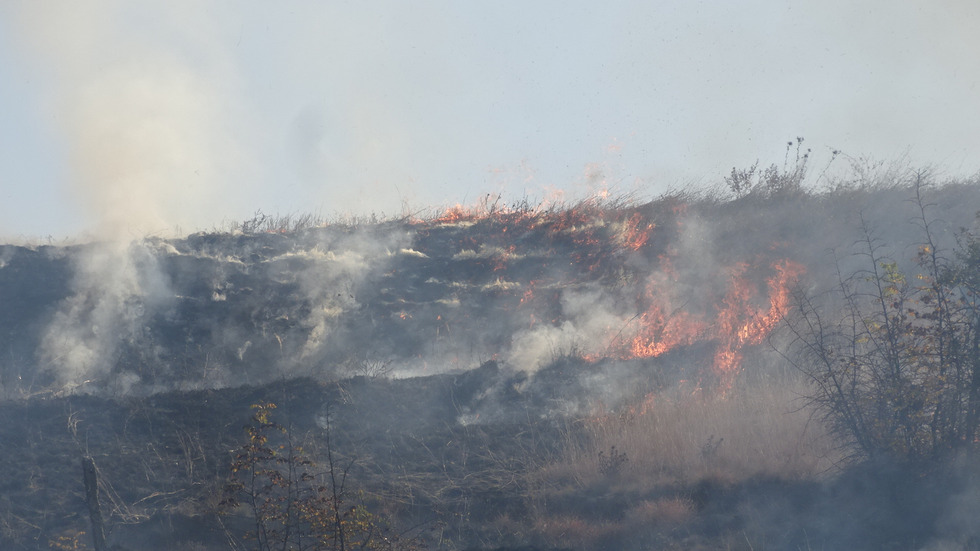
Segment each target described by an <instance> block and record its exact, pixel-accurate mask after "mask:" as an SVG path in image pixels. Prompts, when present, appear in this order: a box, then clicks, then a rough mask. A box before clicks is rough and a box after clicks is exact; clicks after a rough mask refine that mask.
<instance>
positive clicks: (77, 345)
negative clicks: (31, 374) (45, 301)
mask: <svg viewBox="0 0 980 551" xmlns="http://www.w3.org/2000/svg"><path fill="white" fill-rule="evenodd" d="M72 287H73V294H72V295H71V296H70V297H68V298H67V299H65V300H64V301H63V302H62V303H61V304H60V306H59V308H58V310H57V312H56V313H55V314H54V316H53V318H52V319H51V321H50V323H49V324H48V326H47V327H46V329H45V332H44V334H43V335H42V337H41V344H40V350H39V356H40V358H39V359H40V361H41V365H42V367H43V368H45V369H47V370H49V371H51V372H53V374H54V376H55V378H56V381H57V382H58V383H59V385H61V386H63V387H72V388H73V387H78V386H80V385H84V384H86V383H96V384H99V385H111V384H112V383H113V381H116V382H121V383H124V385H123V386H124V388H118V389H116V390H120V391H128V390H129V389H130V388H132V386H133V385H134V384H135V382H136V381H137V380H138V379H139V377H138V376H136V374H135V373H130V374H128V375H127V376H126V377H122V378H118V379H114V378H110V377H109V375H110V373H111V370H112V367H113V366H114V364H115V360H116V356H117V353H118V351H119V349H120V346H121V345H122V344H123V343H126V342H132V341H134V340H138V339H140V336H141V333H142V332H143V331H144V328H145V325H146V323H147V322H146V321H145V320H146V319H147V318H149V317H150V316H151V314H152V313H153V312H155V311H156V310H158V309H160V308H162V307H163V306H165V305H166V304H167V302H168V301H169V299H170V298H171V297H172V296H173V293H172V291H170V289H169V285H168V282H167V281H166V279H165V278H163V277H162V275H161V273H160V271H159V268H158V266H157V260H156V252H155V251H154V250H152V248H151V247H150V246H149V245H148V244H147V243H145V242H133V243H131V244H119V243H105V244H96V245H90V246H89V248H88V249H87V250H86V251H85V252H84V253H83V254H80V255H78V256H77V257H76V260H75V266H74V280H73V283H72ZM147 353H152V351H147ZM133 367H138V366H133Z"/></svg>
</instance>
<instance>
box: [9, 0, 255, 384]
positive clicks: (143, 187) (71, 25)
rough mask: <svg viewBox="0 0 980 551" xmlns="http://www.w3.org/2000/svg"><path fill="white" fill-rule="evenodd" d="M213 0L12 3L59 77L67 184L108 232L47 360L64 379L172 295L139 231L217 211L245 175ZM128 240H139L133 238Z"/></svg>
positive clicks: (109, 352)
mask: <svg viewBox="0 0 980 551" xmlns="http://www.w3.org/2000/svg"><path fill="white" fill-rule="evenodd" d="M206 8H207V6H206V5H204V4H198V3H192V2H174V3H154V4H152V5H150V4H144V3H139V4H135V3H131V2H125V1H117V0H101V1H94V2H56V3H43V4H42V3H35V2H23V3H19V4H14V5H12V6H8V11H9V12H10V13H11V14H12V17H13V18H15V19H16V23H15V24H11V25H9V26H8V28H11V29H14V32H15V33H16V34H17V37H16V38H17V40H18V43H19V44H21V45H22V46H23V48H22V50H23V52H24V53H25V54H26V55H28V56H30V57H31V61H32V62H33V63H34V64H36V66H37V67H39V70H38V74H40V75H42V76H43V77H44V78H45V79H47V80H48V81H49V84H50V90H51V92H50V94H49V95H48V97H46V98H45V100H46V105H47V107H48V109H49V110H50V116H49V120H51V121H53V124H54V125H56V127H57V128H55V130H56V131H57V132H58V133H59V134H60V135H61V136H62V137H63V139H64V142H65V148H66V151H67V155H68V159H67V160H68V164H69V168H70V180H71V181H70V186H71V189H72V192H73V195H74V196H75V197H76V198H77V201H78V202H79V204H80V205H82V206H84V207H85V208H86V210H87V214H88V217H89V219H90V221H91V230H90V231H91V235H90V237H91V238H93V239H94V240H95V241H96V242H97V244H94V245H90V246H87V247H85V248H84V249H82V257H81V258H79V259H78V260H77V262H76V263H75V265H74V268H75V270H76V271H75V276H74V282H73V290H74V295H73V296H71V297H69V298H68V299H66V300H65V301H64V302H63V303H62V304H61V305H60V308H59V310H58V311H57V312H56V313H55V314H54V315H53V317H52V320H51V322H50V325H49V326H48V328H47V329H46V331H45V334H44V336H43V338H42V350H41V351H40V352H39V360H40V361H41V363H42V365H44V366H46V367H47V368H49V369H52V370H54V371H55V373H56V379H57V380H58V381H59V382H60V383H63V384H78V383H81V382H83V381H86V380H89V379H92V378H95V377H98V376H101V375H105V374H106V373H107V372H108V370H109V369H110V367H111V365H112V361H113V356H114V354H115V353H116V351H117V350H118V348H119V345H120V343H121V342H123V341H125V340H126V339H129V338H132V337H133V335H134V332H137V331H138V327H139V326H140V318H141V317H142V316H143V315H144V314H147V313H148V312H147V311H146V309H147V308H152V307H153V306H154V305H156V304H159V303H160V300H161V299H160V297H161V296H165V295H166V282H165V281H163V280H162V278H161V277H160V276H159V274H158V273H156V272H155V270H156V269H157V267H156V265H155V262H154V261H153V253H152V252H151V251H149V250H148V249H147V247H145V246H143V245H140V244H138V241H139V240H140V239H142V238H143V237H145V236H146V235H148V234H151V233H152V234H160V233H170V232H173V231H174V230H178V231H180V230H179V229H178V228H189V227H194V226H195V225H198V224H200V223H201V222H202V221H203V220H208V219H212V218H213V217H214V211H215V208H216V205H221V204H222V203H227V201H228V198H229V197H231V196H232V195H233V193H232V192H233V189H234V187H233V186H241V185H246V184H247V179H246V178H243V177H242V176H243V175H244V174H245V173H247V172H246V171H247V170H248V166H247V163H245V162H244V159H246V158H247V157H248V155H246V154H245V153H244V152H245V150H246V149H247V147H246V146H245V145H244V144H243V143H242V139H241V136H243V135H245V134H247V133H246V132H242V131H241V130H242V129H241V128H240V126H241V125H242V124H247V123H243V122H235V123H233V122H232V121H245V120H247V119H246V118H245V117H242V116H241V115H242V113H241V111H242V110H240V109H236V107H235V105H236V102H235V101H234V100H233V97H234V96H235V94H234V93H233V92H234V88H235V85H236V83H237V82H238V80H239V79H238V77H237V75H236V70H235V67H234V66H233V64H232V63H230V62H229V59H230V56H228V55H227V52H226V49H227V44H226V43H225V41H223V38H226V37H222V35H221V33H220V32H217V31H218V29H219V27H218V26H217V25H216V22H215V21H214V20H213V19H212V17H213V16H212V15H209V13H208V10H207V9H206ZM130 243H133V244H132V245H131V244H130Z"/></svg>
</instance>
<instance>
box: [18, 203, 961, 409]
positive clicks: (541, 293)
mask: <svg viewBox="0 0 980 551" xmlns="http://www.w3.org/2000/svg"><path fill="white" fill-rule="evenodd" d="M973 193H975V189H974V188H972V187H955V186H953V187H947V188H943V189H942V191H941V193H938V194H937V195H936V200H937V201H938V202H939V204H938V205H937V208H936V209H935V211H936V212H937V213H938V216H941V219H940V220H938V221H937V222H940V223H942V224H943V227H944V228H945V230H944V231H942V232H940V233H939V234H940V235H941V237H942V239H944V240H945V242H946V243H947V244H951V243H952V240H953V238H954V236H955V232H956V230H955V228H956V227H958V226H966V225H969V223H970V220H971V218H972V215H973V213H971V212H969V211H970V209H971V207H970V205H972V204H975V201H974V200H973V199H972V198H971V194H973ZM840 197H841V196H840V194H828V195H819V194H818V195H800V196H797V197H794V198H790V199H785V200H776V199H772V200H766V201H758V200H756V199H753V198H751V197H749V198H746V199H744V200H739V201H735V202H730V203H724V202H719V201H717V200H714V199H712V200H705V199H700V200H699V199H685V198H683V197H679V196H672V197H665V198H664V199H661V200H658V201H654V202H651V203H648V204H645V205H632V206H630V205H617V204H613V203H610V204H609V206H604V205H603V203H602V202H601V200H599V199H596V200H590V201H585V202H583V203H580V204H576V205H570V206H568V207H563V208H552V209H545V210H541V211H535V210H533V209H527V207H524V210H521V209H514V210H511V209H498V210H496V211H487V210H480V209H473V210H470V211H468V210H465V209H453V210H450V211H449V212H447V213H446V215H445V216H444V217H441V218H433V219H429V220H402V221H396V222H385V223H379V224H373V225H372V224H363V225H342V224H338V225H328V226H325V227H320V228H308V229H305V230H301V231H299V232H297V233H294V234H281V233H252V234H240V233H238V234H235V233H213V234H207V233H204V234H196V235H193V236H190V237H188V238H185V239H179V240H160V239H148V240H142V241H134V242H132V243H128V244H124V243H118V242H105V243H100V244H92V245H85V246H79V247H70V248H64V249H57V248H51V249H46V251H47V252H46V255H47V257H48V258H52V260H53V259H64V260H65V261H66V262H67V264H65V263H61V264H55V263H52V264H50V266H51V267H50V269H51V270H64V269H65V268H67V269H69V270H70V275H68V274H65V273H61V274H59V278H67V279H68V280H69V281H70V282H71V283H70V285H68V286H67V287H65V288H63V289H61V290H60V291H59V288H57V287H55V288H53V289H51V290H50V293H49V295H48V296H49V298H46V299H45V300H46V301H48V302H46V303H45V304H44V305H43V306H41V307H37V308H34V309H33V310H32V311H24V310H21V311H15V310H10V311H8V312H6V314H5V316H6V322H5V323H6V324H8V325H9V326H18V327H21V328H22V329H20V331H22V332H24V331H30V332H29V333H27V334H25V335H24V337H25V338H26V341H25V344H23V345H21V346H18V350H21V352H19V354H20V355H21V356H20V357H21V358H22V359H21V360H20V361H18V362H11V363H10V365H9V366H7V368H6V369H7V370H8V372H9V373H11V375H8V376H7V377H5V381H7V382H6V383H5V386H7V388H6V389H5V390H6V391H7V392H8V393H16V392H21V391H23V390H26V389H22V388H21V389H19V386H18V384H12V383H11V382H10V381H13V375H12V374H13V372H14V371H16V372H17V373H18V374H19V376H22V375H23V372H24V371H25V370H28V371H32V372H34V371H37V370H38V369H40V370H41V371H40V372H41V373H47V374H48V375H47V376H48V377H50V380H49V381H48V382H50V383H51V384H54V385H56V387H58V388H65V389H68V388H71V389H76V391H85V392H91V391H98V390H99V389H104V390H108V391H111V392H114V393H120V392H122V393H125V392H137V393H147V392H151V393H152V392H157V391H160V390H164V389H168V388H216V387H225V386H236V385H240V384H245V383H260V382H264V381H269V380H273V379H276V378H279V377H283V376H287V377H292V376H313V377H317V378H332V377H335V376H337V375H338V374H339V375H343V374H354V373H358V372H364V371H365V370H368V371H369V370H370V366H374V368H377V369H381V367H382V366H383V369H384V371H385V372H389V373H391V374H394V375H396V376H400V377H405V376H412V375H428V374H434V373H443V372H446V371H456V370H465V369H470V368H473V367H475V366H477V365H479V364H480V363H482V362H484V361H486V360H490V359H497V360H499V361H501V362H502V364H503V365H504V366H506V368H507V369H508V370H511V371H513V372H515V373H516V372H523V373H526V374H528V375H531V376H533V374H534V373H536V372H537V371H539V370H541V369H543V368H546V367H548V366H551V365H553V364H554V363H555V362H556V361H560V360H563V359H579V360H583V361H586V362H591V363H596V364H601V363H606V364H608V365H610V366H611V365H615V364H616V363H617V362H618V363H625V364H627V365H630V366H632V367H630V368H629V369H628V370H627V371H634V370H643V369H647V370H650V372H651V373H656V372H659V371H661V370H662V369H664V368H665V367H664V366H666V365H667V364H668V363H670V362H671V360H669V358H670V357H671V355H672V354H677V353H682V352H683V351H685V350H687V351H689V352H688V353H690V354H693V356H691V357H690V358H689V362H688V363H690V365H689V366H688V367H687V368H685V369H684V370H683V372H684V373H683V374H678V373H675V374H674V375H673V376H671V379H673V380H675V381H676V380H679V379H689V380H690V381H691V384H692V385H695V386H698V385H706V386H708V387H713V386H717V385H720V386H722V387H726V386H730V385H731V384H732V382H733V380H734V379H735V378H737V377H738V376H739V374H740V373H741V371H742V369H743V366H742V363H743V361H744V355H745V354H746V353H748V352H752V351H758V350H761V349H762V348H765V347H764V346H762V345H763V344H764V342H765V341H766V339H767V338H768V337H769V335H770V334H771V333H772V330H773V328H774V327H775V325H776V323H777V322H778V320H779V317H780V316H781V315H783V314H784V313H785V312H786V311H787V309H788V308H790V307H791V306H790V304H789V303H788V296H789V292H790V290H791V289H793V288H794V286H796V285H797V284H799V283H802V284H805V285H808V286H811V287H821V286H822V287H828V286H832V285H833V282H834V278H835V277H836V275H835V274H836V271H835V270H836V268H835V267H834V265H833V262H828V259H830V258H832V257H830V256H828V255H829V254H830V253H829V252H828V251H831V250H834V251H836V252H835V253H834V254H836V256H837V258H839V259H841V260H839V262H843V263H844V265H843V268H844V269H846V263H847V262H849V260H848V256H847V254H848V253H847V251H848V250H849V248H850V247H851V244H852V243H853V242H854V241H855V240H856V238H855V236H859V234H860V231H859V230H858V229H856V228H858V227H859V226H860V224H861V221H860V219H861V217H862V216H863V217H864V220H865V223H866V224H870V225H873V226H877V228H878V230H877V231H881V232H884V233H885V234H887V235H889V236H893V235H897V236H900V235H902V234H908V235H914V233H915V226H914V224H909V223H908V220H910V219H911V218H912V217H913V216H914V215H915V211H914V208H912V207H913V206H912V205H911V204H909V203H907V202H906V201H907V197H905V196H904V195H903V194H902V192H901V191H891V190H883V191H871V192H868V191H862V192H855V193H854V194H852V195H851V196H849V197H848V198H846V199H845V200H844V201H843V203H839V202H838V201H840ZM848 226H850V227H848ZM773 236H777V237H776V238H773ZM896 242H899V243H901V242H902V241H901V240H899V241H896ZM905 242H906V243H909V244H910V245H911V244H912V243H914V238H911V237H910V238H909V240H908V241H905ZM895 252H896V254H895V256H896V257H898V258H902V257H903V254H904V251H903V250H896V251H895ZM52 255H53V256H52ZM3 258H4V259H5V262H6V266H5V268H3V272H2V273H5V274H8V277H9V278H10V279H9V282H8V284H7V286H6V288H7V292H8V293H16V294H23V295H37V294H38V293H39V291H38V290H35V287H36V286H37V285H44V283H42V280H37V281H35V280H33V279H30V278H29V276H28V275H27V272H25V271H23V269H22V266H26V264H24V263H26V262H36V261H41V262H45V261H44V260H43V259H42V258H40V257H37V255H36V254H34V253H31V252H30V251H29V250H27V249H19V248H15V247H6V248H5V250H4V253H3ZM59 262H62V261H61V260H59ZM35 269H42V268H35ZM59 296H60V297H61V298H56V297H59ZM39 327H43V329H36V328H39ZM28 328H32V329H28ZM32 343H33V344H32ZM31 346H33V347H34V348H33V349H32V348H31ZM760 346H762V348H760ZM31 350H32V351H31ZM753 353H754V352H753ZM665 362H666V363H665ZM14 364H16V366H17V367H16V370H15V368H14ZM42 379H43V377H42ZM21 380H23V379H21ZM30 380H31V381H34V383H33V384H38V383H40V382H41V380H38V379H37V378H36V376H32V377H31V378H30ZM18 389H19V390H18ZM35 390H36V389H35ZM624 392H625V390H624ZM624 397H625V395H624Z"/></svg>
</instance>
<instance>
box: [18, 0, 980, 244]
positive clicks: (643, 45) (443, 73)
mask: <svg viewBox="0 0 980 551" xmlns="http://www.w3.org/2000/svg"><path fill="white" fill-rule="evenodd" d="M978 24H980V3H977V2H973V1H963V2H956V1H933V2H897V1H894V0H893V1H884V0H871V1H865V2H854V1H849V2H838V1H828V2H812V1H809V2H794V1H780V2H776V1H771V2H769V1H765V2H764V1H748V2H737V3H736V2H729V1H715V2H707V1H706V2H696V1H677V2H640V1H622V2H603V3H599V2H595V3H586V2H567V1H564V2H557V1H549V2H528V1H522V2H475V1H473V2H463V1H445V2H400V1H384V2H370V1H357V2H353V1H352V2H326V1H318V2H278V3H272V2H262V1H250V2H241V1H239V2H232V1H230V0H227V1H220V0H215V1H203V0H195V1H189V0H187V1H172V0H171V1H144V2H129V1H125V0H100V1H89V2H35V1H31V0H24V1H8V2H4V3H2V4H0V106H2V113H4V115H3V124H2V125H0V237H2V238H3V239H5V240H16V239H21V238H32V237H38V236H42V237H43V236H48V235H51V236H53V237H55V238H56V239H58V238H62V237H66V236H81V235H85V234H92V235H105V234H107V233H108V234H113V235H120V234H122V235H132V236H139V235H145V234H147V233H152V234H164V235H165V234H170V233H173V232H174V231H180V232H184V233H186V232H189V231H194V230H198V229H207V228H211V227H213V226H216V225H221V224H223V223H225V222H227V221H229V220H240V219H242V218H246V217H249V216H250V215H251V214H252V213H253V212H254V211H256V210H257V209H261V210H263V211H264V212H266V213H280V214H285V213H306V212H316V213H320V214H323V215H326V216H331V215H334V214H337V213H341V214H342V213H355V214H364V213H370V212H372V211H375V212H383V213H387V214H394V215H397V214H400V213H401V212H403V210H404V209H405V208H406V207H407V208H409V209H412V210H418V209H425V208H427V207H439V206H448V205H452V204H454V203H456V202H462V203H472V202H474V201H476V200H477V199H478V198H479V197H481V196H482V195H485V194H486V193H498V192H499V193H503V194H504V196H505V199H507V200H513V199H518V198H520V197H522V196H525V195H527V196H530V197H531V198H543V197H546V196H547V195H548V194H550V193H552V192H553V191H554V190H563V191H564V192H566V193H567V194H568V195H566V197H568V196H571V197H580V196H582V195H585V194H587V193H589V192H591V191H594V190H595V188H596V187H598V186H602V185H612V186H613V191H614V192H616V191H618V192H623V193H625V192H631V191H635V192H637V193H638V194H639V195H640V196H641V197H654V196H656V195H658V194H660V193H662V192H664V191H666V190H668V189H678V188H684V187H686V186H690V185H696V186H708V185H717V184H718V183H719V182H720V181H721V179H722V178H723V177H724V176H725V175H726V174H727V173H728V172H729V171H730V170H731V168H732V166H748V165H751V164H752V163H753V162H754V161H755V160H756V159H761V160H762V162H763V163H769V162H779V163H781V162H782V159H783V148H784V144H785V142H786V140H788V139H791V138H794V137H796V136H804V137H806V140H807V141H806V144H807V145H808V146H810V147H812V148H813V149H814V154H815V156H816V161H815V164H816V165H818V166H822V165H821V163H824V162H826V161H827V160H828V159H829V150H830V148H839V149H842V150H843V151H844V152H845V153H847V154H849V155H852V156H855V157H859V156H865V157H873V158H876V159H880V160H883V161H892V160H895V159H898V158H901V157H903V156H906V155H907V157H908V159H909V160H910V161H911V162H912V163H914V164H927V163H928V164H933V165H935V166H937V167H938V168H940V169H942V170H944V171H946V173H947V174H949V175H952V176H957V175H969V174H974V173H976V172H977V171H978V170H980V147H978V145H980V144H978V139H977V136H978V129H980V101H978V98H980V63H978V62H977V59H980V40H978V38H977V33H976V32H975V29H976V26H977V25H978ZM838 164H839V162H838ZM603 182H605V183H603Z"/></svg>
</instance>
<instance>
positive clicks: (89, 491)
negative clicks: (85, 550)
mask: <svg viewBox="0 0 980 551" xmlns="http://www.w3.org/2000/svg"><path fill="white" fill-rule="evenodd" d="M82 477H83V479H84V481H85V501H87V502H88V515H89V518H90V519H91V520H92V542H93V544H94V545H95V551H105V529H104V527H103V523H102V509H101V508H100V507H99V474H98V472H96V470H95V461H94V460H93V459H92V458H91V457H90V456H87V455H86V456H84V457H82Z"/></svg>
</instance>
